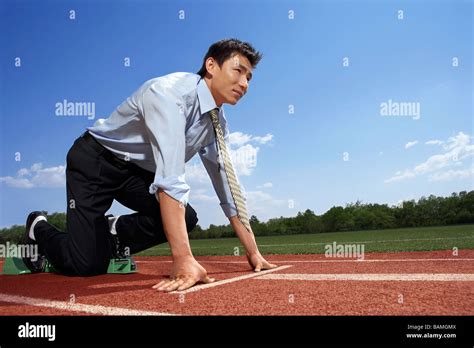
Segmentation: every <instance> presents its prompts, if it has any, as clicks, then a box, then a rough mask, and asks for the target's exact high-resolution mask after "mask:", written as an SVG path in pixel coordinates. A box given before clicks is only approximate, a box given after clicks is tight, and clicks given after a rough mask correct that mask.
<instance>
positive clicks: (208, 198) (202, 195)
mask: <svg viewBox="0 0 474 348" xmlns="http://www.w3.org/2000/svg"><path fill="white" fill-rule="evenodd" d="M207 191H208V190H206V189H202V188H201V189H194V190H193V189H191V193H190V201H193V202H195V201H197V202H206V203H208V202H213V203H216V204H219V199H218V197H217V195H216V194H215V193H213V194H211V195H209V194H207Z"/></svg>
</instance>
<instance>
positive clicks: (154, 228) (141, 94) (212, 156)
mask: <svg viewBox="0 0 474 348" xmlns="http://www.w3.org/2000/svg"><path fill="white" fill-rule="evenodd" d="M260 59H261V54H260V53H259V52H256V51H255V50H254V48H253V47H252V46H251V45H250V44H248V43H244V42H241V41H239V40H236V39H229V40H221V41H219V42H216V43H214V44H213V45H211V46H210V48H209V50H208V52H207V54H206V56H205V58H204V61H203V65H202V67H201V70H200V71H199V72H198V74H191V73H173V74H169V75H166V76H162V77H158V78H155V79H152V80H149V81H147V82H145V83H144V84H143V85H142V86H141V87H140V88H139V89H138V90H137V91H136V92H135V93H133V95H132V96H130V97H129V98H127V99H126V100H125V101H124V102H123V103H122V104H121V105H119V106H118V107H117V109H116V110H115V111H114V112H113V113H112V114H111V115H110V117H109V118H108V119H105V120H104V119H99V120H97V122H96V123H95V124H94V126H93V127H89V128H88V131H87V132H85V133H84V134H83V135H82V136H81V137H79V138H78V139H77V140H76V141H75V143H74V145H73V146H72V147H71V149H70V150H69V152H68V154H67V169H66V182H67V185H66V186H67V199H68V209H67V228H68V233H63V232H61V231H58V230H57V229H56V228H54V227H53V226H52V225H50V224H48V222H47V221H46V217H45V216H44V214H42V213H41V212H33V213H31V214H30V215H29V216H28V219H27V223H26V232H25V234H26V236H25V238H26V242H27V243H38V246H39V250H40V253H41V254H42V255H44V257H45V258H46V259H48V261H49V262H50V263H51V264H52V265H53V267H54V268H55V269H57V270H58V271H59V272H61V273H62V274H65V275H79V276H91V275H97V274H103V273H106V271H107V266H108V263H109V259H110V258H111V257H114V256H115V255H116V254H117V252H119V253H123V251H124V250H125V249H126V251H127V252H128V253H130V254H133V253H137V252H139V251H142V250H145V249H147V248H149V247H151V246H153V245H157V244H160V243H164V242H166V241H168V242H169V245H170V248H171V253H172V257H173V266H172V270H171V275H170V279H168V280H164V281H162V282H160V283H158V284H157V285H155V286H154V287H153V288H154V289H157V290H158V291H173V290H185V289H187V288H190V287H192V286H193V285H195V284H196V283H200V282H202V283H210V282H213V281H214V279H212V278H209V277H208V275H207V272H206V270H205V269H204V268H203V267H202V266H201V265H200V264H199V263H198V262H197V261H196V260H195V259H194V257H193V255H192V252H191V248H190V246H189V238H188V233H189V232H190V231H191V230H192V229H193V228H194V226H195V225H196V223H197V216H196V212H195V211H194V209H193V208H192V207H191V205H190V204H188V197H189V191H190V188H189V186H188V184H187V183H186V180H185V175H184V174H185V173H184V168H185V162H187V161H189V160H190V159H191V158H192V157H193V156H194V155H195V154H196V153H199V156H200V157H201V159H202V161H203V164H204V166H205V168H206V170H207V172H208V174H209V176H210V178H211V181H212V184H213V186H214V189H215V191H216V193H217V195H218V197H219V200H220V203H221V207H222V209H223V211H224V213H225V215H226V216H227V217H228V218H229V221H230V223H231V225H232V227H233V229H234V231H235V232H236V234H237V236H238V237H239V239H240V240H241V242H242V244H243V245H244V247H245V248H246V255H247V259H248V261H249V263H250V265H251V266H252V268H253V269H254V270H255V271H260V270H262V269H269V268H274V267H276V266H275V265H273V264H270V263H268V262H267V261H266V260H265V259H264V258H263V256H262V255H261V254H260V252H259V250H258V247H257V245H256V242H255V238H254V235H253V233H252V230H251V227H250V225H249V223H248V215H247V212H246V208H245V204H244V198H243V196H242V192H241V187H240V184H238V182H237V179H236V177H235V173H234V171H233V168H232V164H231V162H230V161H229V155H228V149H227V148H226V144H225V143H224V139H225V140H226V141H227V139H228V135H229V130H228V128H227V121H226V118H225V115H224V110H223V108H222V105H223V104H224V103H228V104H231V105H235V104H237V102H238V101H239V100H240V99H241V98H242V97H243V96H244V95H245V94H246V93H247V90H248V87H249V81H250V80H251V78H252V70H253V68H255V67H256V65H257V64H258V62H259V61H260ZM114 199H116V200H117V201H119V202H120V203H122V204H123V205H125V206H126V207H128V208H130V209H132V210H134V211H136V213H134V214H130V215H122V216H119V217H109V218H108V217H106V216H105V213H106V212H107V210H108V209H109V208H110V206H111V205H112V202H113V200H114ZM117 250H118V251H117ZM43 259H44V258H43ZM40 260H41V259H40ZM40 262H41V261H37V262H36V263H35V262H33V261H32V260H25V263H27V265H29V267H30V269H32V270H34V271H40V270H41V263H40Z"/></svg>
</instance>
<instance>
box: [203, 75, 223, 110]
mask: <svg viewBox="0 0 474 348" xmlns="http://www.w3.org/2000/svg"><path fill="white" fill-rule="evenodd" d="M204 82H206V85H207V88H209V91H210V92H211V95H212V98H213V99H214V103H216V105H217V107H218V108H220V107H221V106H222V103H218V102H217V100H216V97H215V96H214V94H213V93H212V79H209V78H207V77H204Z"/></svg>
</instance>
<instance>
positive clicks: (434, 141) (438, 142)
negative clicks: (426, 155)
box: [425, 140, 444, 145]
mask: <svg viewBox="0 0 474 348" xmlns="http://www.w3.org/2000/svg"><path fill="white" fill-rule="evenodd" d="M425 144H426V145H442V144H444V141H441V140H428V141H427V142H426V143H425Z"/></svg>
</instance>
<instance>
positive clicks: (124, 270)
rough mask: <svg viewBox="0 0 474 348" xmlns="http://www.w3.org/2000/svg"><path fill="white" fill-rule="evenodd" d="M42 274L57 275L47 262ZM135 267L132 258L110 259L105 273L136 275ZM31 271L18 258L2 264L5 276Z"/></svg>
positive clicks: (10, 258)
mask: <svg viewBox="0 0 474 348" xmlns="http://www.w3.org/2000/svg"><path fill="white" fill-rule="evenodd" d="M43 272H45V273H57V272H56V270H55V269H54V267H53V265H52V264H51V263H49V261H46V262H45V265H44V269H43ZM136 272H137V265H136V263H135V261H134V260H133V258H132V257H129V258H125V259H111V260H110V262H109V267H108V268H107V273H109V274H129V273H136ZM30 273H31V271H30V270H29V268H28V267H26V265H25V263H24V262H23V260H22V259H21V258H19V257H7V258H5V262H4V263H3V270H2V274H6V275H20V274H30Z"/></svg>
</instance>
